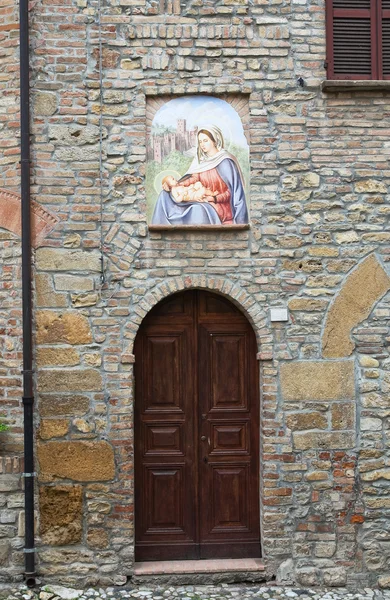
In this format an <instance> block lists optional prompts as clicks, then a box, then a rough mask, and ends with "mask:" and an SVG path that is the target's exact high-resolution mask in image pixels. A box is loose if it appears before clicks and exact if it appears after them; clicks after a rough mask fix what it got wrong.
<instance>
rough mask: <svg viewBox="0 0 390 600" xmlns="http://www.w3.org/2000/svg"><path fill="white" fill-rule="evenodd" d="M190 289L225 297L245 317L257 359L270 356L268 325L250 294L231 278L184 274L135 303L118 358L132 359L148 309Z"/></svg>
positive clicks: (262, 311) (169, 280)
mask: <svg viewBox="0 0 390 600" xmlns="http://www.w3.org/2000/svg"><path fill="white" fill-rule="evenodd" d="M190 289H201V290H206V291H210V292H215V293H217V294H221V295H222V296H225V297H226V298H227V299H228V300H230V301H231V302H232V303H233V304H234V305H235V306H237V308H238V309H239V310H241V312H242V313H243V314H244V315H245V316H246V318H247V319H248V321H249V322H250V324H251V325H252V328H253V330H254V332H255V335H256V340H257V346H258V350H259V352H258V354H257V358H258V359H259V360H271V359H272V350H271V348H272V346H271V345H270V336H271V335H272V332H271V329H270V328H269V324H268V320H267V315H266V312H265V309H262V308H261V307H259V305H258V303H257V302H256V300H255V299H254V298H253V297H252V296H250V295H249V294H248V293H247V292H246V291H245V289H243V288H242V287H240V286H239V285H238V284H236V283H234V282H233V281H231V280H229V279H225V278H223V279H222V278H220V277H207V276H205V275H193V276H187V277H174V278H172V279H168V280H166V281H163V282H162V283H159V284H158V285H156V286H155V287H154V288H153V289H152V290H150V291H149V292H148V293H147V294H146V295H145V296H144V298H143V299H142V300H141V301H140V302H139V303H138V304H137V305H136V306H135V308H134V313H135V314H133V316H132V319H131V323H129V325H128V327H127V332H126V334H125V337H126V339H127V342H126V349H125V350H124V352H123V356H122V361H123V362H127V363H132V362H134V353H133V348H134V341H135V337H136V335H137V332H138V329H139V327H140V325H141V323H142V321H143V319H144V318H145V316H146V315H147V314H148V312H149V311H150V310H151V309H152V308H153V307H154V306H156V304H158V302H160V301H161V300H164V299H165V298H167V297H168V296H171V295H172V294H175V293H176V292H182V291H185V290H190Z"/></svg>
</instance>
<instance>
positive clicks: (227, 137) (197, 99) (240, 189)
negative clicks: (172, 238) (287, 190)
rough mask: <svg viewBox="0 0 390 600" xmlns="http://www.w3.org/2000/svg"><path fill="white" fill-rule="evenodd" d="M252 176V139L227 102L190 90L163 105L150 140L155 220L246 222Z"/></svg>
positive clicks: (152, 218) (169, 222) (166, 222)
mask: <svg viewBox="0 0 390 600" xmlns="http://www.w3.org/2000/svg"><path fill="white" fill-rule="evenodd" d="M248 179H249V147H248V143H247V141H246V138H245V135H244V130H243V126H242V123H241V119H240V117H239V115H238V114H237V112H236V111H235V110H234V108H233V107H232V106H231V105H230V104H229V103H228V102H226V101H224V100H221V99H219V98H214V97H210V96H185V97H179V98H175V99H173V100H170V101H168V102H166V103H165V104H164V105H163V106H162V107H161V108H160V109H159V110H158V112H157V113H156V115H155V117H154V119H153V123H152V129H151V132H150V134H149V136H148V142H147V172H146V193H147V205H148V221H149V224H150V225H152V226H153V225H158V226H164V227H165V226H166V227H167V228H169V226H180V227H182V226H200V225H203V226H204V225H213V226H218V225H220V226H227V225H246V224H248V223H249V215H248V205H247V194H246V192H247V186H248Z"/></svg>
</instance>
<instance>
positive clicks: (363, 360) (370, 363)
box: [359, 355, 379, 369]
mask: <svg viewBox="0 0 390 600" xmlns="http://www.w3.org/2000/svg"><path fill="white" fill-rule="evenodd" d="M359 364H360V366H361V367H364V368H368V369H375V367H379V361H378V360H377V359H376V358H373V357H372V356H366V355H364V356H361V357H360V358H359Z"/></svg>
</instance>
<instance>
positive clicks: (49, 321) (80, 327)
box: [36, 310, 92, 344]
mask: <svg viewBox="0 0 390 600" xmlns="http://www.w3.org/2000/svg"><path fill="white" fill-rule="evenodd" d="M36 318H37V343H38V344H53V343H55V344H64V343H65V344H89V343H91V341H92V333H91V329H90V326H89V323H88V319H86V317H84V316H83V315H81V314H80V313H78V312H76V311H74V312H73V311H68V312H55V311H50V310H40V311H37V315H36Z"/></svg>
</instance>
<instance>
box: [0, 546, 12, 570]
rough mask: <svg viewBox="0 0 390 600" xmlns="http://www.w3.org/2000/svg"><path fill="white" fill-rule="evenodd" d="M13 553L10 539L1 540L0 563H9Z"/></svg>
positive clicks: (2, 564)
mask: <svg viewBox="0 0 390 600" xmlns="http://www.w3.org/2000/svg"><path fill="white" fill-rule="evenodd" d="M10 554H11V544H10V543H9V541H8V540H0V565H1V566H4V565H6V564H7V563H8V560H9V558H10Z"/></svg>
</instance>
